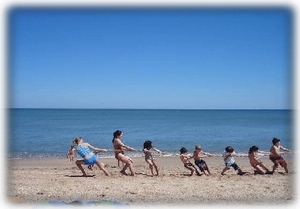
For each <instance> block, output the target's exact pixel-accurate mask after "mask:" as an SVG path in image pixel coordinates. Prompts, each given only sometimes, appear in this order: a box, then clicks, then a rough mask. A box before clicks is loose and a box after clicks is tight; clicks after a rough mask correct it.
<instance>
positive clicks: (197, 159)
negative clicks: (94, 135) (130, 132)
mask: <svg viewBox="0 0 300 209" xmlns="http://www.w3.org/2000/svg"><path fill="white" fill-rule="evenodd" d="M116 132H117V131H116ZM116 132H114V139H113V142H114V150H115V153H116V159H117V160H118V161H119V160H120V161H122V162H123V163H124V167H123V169H122V170H121V173H124V174H125V170H126V168H130V171H131V175H132V176H134V174H135V173H134V170H133V163H132V160H131V159H130V158H129V157H127V156H125V155H124V151H123V150H124V149H123V148H126V149H127V150H135V149H134V148H131V147H129V146H127V145H124V144H123V143H121V142H120V138H121V137H120V136H122V132H121V131H118V134H116ZM118 137H119V138H118ZM117 140H119V141H118V142H119V143H118V144H115V142H116V141H117ZM272 143H273V145H272V147H271V148H270V152H263V151H260V150H259V148H258V147H257V146H255V145H254V146H252V147H250V149H249V152H248V155H247V156H248V158H249V162H250V165H251V166H252V167H253V168H254V169H255V170H254V174H273V173H274V171H275V170H276V169H277V168H278V166H279V165H281V167H283V168H284V170H285V172H286V173H288V168H287V163H286V161H285V160H284V158H283V157H282V155H281V153H280V150H283V151H287V152H291V150H289V149H287V148H284V147H283V146H281V145H280V139H278V138H273V140H272ZM116 145H119V146H116ZM82 146H83V147H84V148H81V147H82ZM79 148H80V149H79ZM89 148H91V149H92V150H89ZM82 150H86V151H88V152H89V153H85V154H82ZM120 150H121V151H120ZM74 151H77V152H78V153H79V154H80V155H81V156H82V157H83V160H77V161H76V165H77V166H78V168H79V169H80V170H81V171H82V173H83V175H84V176H86V174H85V172H84V170H83V168H82V166H81V165H82V164H86V165H88V166H89V167H88V168H89V169H92V166H93V164H94V163H95V164H97V166H98V167H99V168H100V169H101V170H102V171H103V172H104V173H105V174H106V175H109V173H108V171H107V170H106V169H105V168H104V165H103V163H99V162H98V158H97V155H96V153H93V151H94V152H99V151H106V150H105V149H99V148H95V147H93V146H91V145H90V144H88V143H83V140H82V138H81V137H77V138H76V139H75V140H74V144H73V145H72V146H71V148H70V150H69V151H68V153H67V158H68V159H70V161H73V160H74ZM142 151H143V153H144V155H145V161H146V163H147V164H148V165H149V169H150V171H151V174H152V176H154V169H155V171H156V175H157V176H158V175H159V170H158V165H157V162H156V159H155V157H154V154H153V152H152V151H155V152H158V153H162V152H161V151H160V150H158V149H156V148H155V147H154V146H153V144H152V141H150V140H146V141H145V142H144V144H143V150H142ZM87 155H88V156H93V158H94V157H95V156H96V159H95V160H93V162H92V161H88V160H87V159H85V158H86V156H87ZM259 155H261V156H264V155H269V159H270V160H271V161H272V162H273V164H274V165H273V169H272V171H270V170H269V169H268V168H267V167H266V166H265V165H264V164H263V163H262V161H261V160H260V156H259ZM212 156H216V155H214V154H211V153H208V152H204V151H203V150H202V147H201V146H200V145H196V146H195V150H194V151H193V155H190V154H189V153H188V150H187V149H186V148H185V147H182V148H181V149H180V160H181V162H182V163H183V165H184V167H185V168H186V169H188V170H189V171H190V172H191V173H190V176H192V175H193V174H194V173H195V172H196V173H197V175H199V176H201V175H202V174H201V173H200V172H199V171H198V169H197V168H196V167H195V166H194V165H193V164H192V163H191V162H190V159H194V163H195V165H196V166H197V167H198V168H199V169H200V171H201V172H202V173H203V174H205V175H211V173H210V171H209V168H208V165H207V163H206V162H205V161H204V160H203V159H202V158H204V157H212ZM234 156H243V155H237V154H236V153H235V151H234V149H233V147H231V146H227V147H226V148H225V150H224V152H223V154H222V157H223V160H224V163H225V167H224V168H223V170H222V171H221V175H224V174H225V172H226V171H228V170H229V169H230V168H231V167H232V168H233V169H234V170H235V171H237V174H238V175H244V174H247V173H249V172H243V171H242V170H241V169H240V167H239V166H238V164H237V163H236V161H235V159H234ZM123 158H124V159H123Z"/></svg>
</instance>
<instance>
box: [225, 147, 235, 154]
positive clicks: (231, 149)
mask: <svg viewBox="0 0 300 209" xmlns="http://www.w3.org/2000/svg"><path fill="white" fill-rule="evenodd" d="M225 150H226V152H229V153H232V152H233V151H234V149H233V147H232V146H227V147H226V148H225Z"/></svg>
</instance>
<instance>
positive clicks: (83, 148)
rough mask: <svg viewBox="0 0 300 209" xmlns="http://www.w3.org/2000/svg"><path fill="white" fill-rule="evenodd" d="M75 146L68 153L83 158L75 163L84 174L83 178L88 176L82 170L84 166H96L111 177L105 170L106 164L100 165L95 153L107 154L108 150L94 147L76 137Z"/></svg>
mask: <svg viewBox="0 0 300 209" xmlns="http://www.w3.org/2000/svg"><path fill="white" fill-rule="evenodd" d="M73 144H74V145H75V146H71V148H70V150H69V152H68V153H74V152H75V151H76V152H77V153H78V154H79V155H80V156H81V157H82V158H83V159H80V160H76V161H75V163H76V165H77V167H78V168H79V170H80V171H81V172H82V174H83V176H85V177H86V176H87V175H86V173H85V171H84V169H83V168H82V164H85V165H93V164H96V165H97V166H98V167H99V168H100V170H102V171H103V172H104V173H105V175H107V176H110V174H109V172H108V171H107V170H106V169H105V167H104V164H103V163H100V162H99V160H98V156H97V155H95V153H94V152H93V151H97V152H106V151H107V150H106V149H100V148H97V147H93V146H92V145H90V144H89V143H87V142H84V141H83V139H82V138H81V137H76V138H75V139H74V141H73Z"/></svg>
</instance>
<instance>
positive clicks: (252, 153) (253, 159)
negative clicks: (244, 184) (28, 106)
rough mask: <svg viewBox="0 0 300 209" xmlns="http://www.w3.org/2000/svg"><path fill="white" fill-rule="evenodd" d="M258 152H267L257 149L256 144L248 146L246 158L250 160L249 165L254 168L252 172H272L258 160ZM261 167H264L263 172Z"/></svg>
mask: <svg viewBox="0 0 300 209" xmlns="http://www.w3.org/2000/svg"><path fill="white" fill-rule="evenodd" d="M258 153H261V154H267V153H268V152H263V151H260V150H258V147H257V146H252V147H250V149H249V152H248V158H249V161H250V165H251V166H252V167H253V168H255V170H254V174H257V173H258V174H262V175H263V174H273V172H271V171H269V169H268V168H267V167H266V166H265V165H264V164H263V163H262V162H261V161H260V159H259V157H258V156H257V155H258ZM268 154H269V153H268ZM262 169H264V170H265V171H266V172H264V171H263V170H262Z"/></svg>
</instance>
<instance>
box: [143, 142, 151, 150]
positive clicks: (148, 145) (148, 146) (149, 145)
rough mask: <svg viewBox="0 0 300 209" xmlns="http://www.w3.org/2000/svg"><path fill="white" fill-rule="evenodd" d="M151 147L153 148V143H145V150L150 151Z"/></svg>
mask: <svg viewBox="0 0 300 209" xmlns="http://www.w3.org/2000/svg"><path fill="white" fill-rule="evenodd" d="M151 147H152V141H149V140H147V141H145V142H144V149H145V148H146V149H150V148H151Z"/></svg>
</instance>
